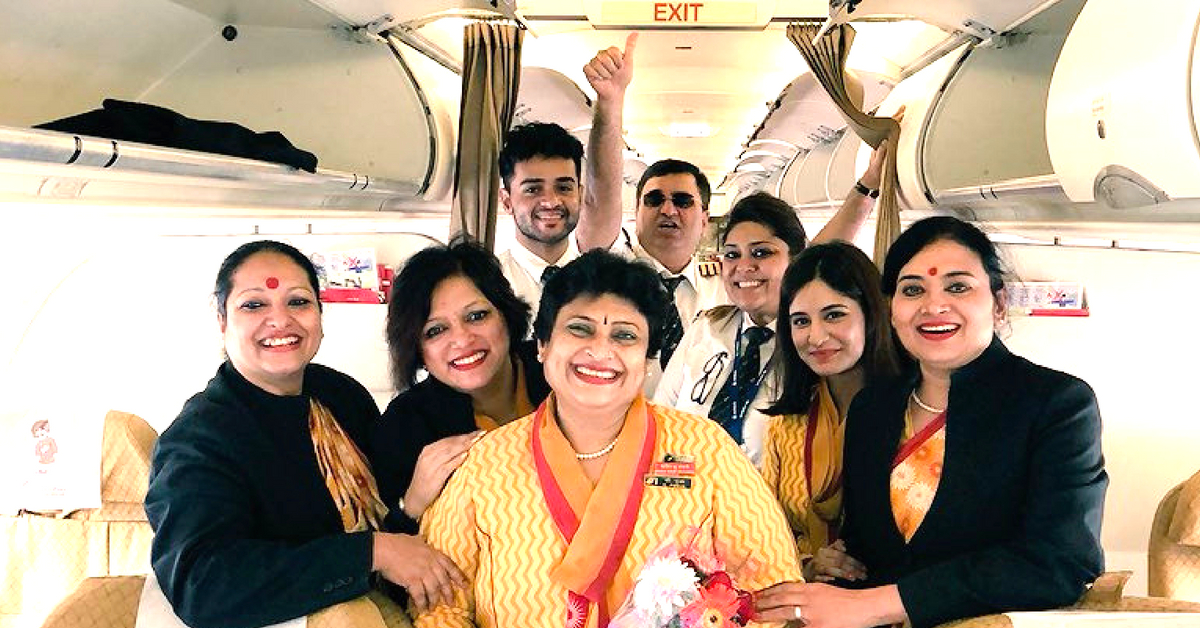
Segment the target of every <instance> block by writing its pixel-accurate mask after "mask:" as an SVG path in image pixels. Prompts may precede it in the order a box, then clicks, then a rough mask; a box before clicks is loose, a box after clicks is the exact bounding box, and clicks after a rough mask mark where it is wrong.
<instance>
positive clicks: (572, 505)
mask: <svg viewBox="0 0 1200 628" xmlns="http://www.w3.org/2000/svg"><path fill="white" fill-rule="evenodd" d="M655 436H656V422H655V419H654V414H653V412H652V411H651V410H650V408H649V406H647V405H646V401H645V399H644V398H643V397H642V396H641V395H638V397H637V398H636V399H634V401H633V403H632V404H631V405H630V406H629V410H628V411H626V413H625V425H624V426H623V427H622V428H621V433H620V434H619V435H618V436H617V445H616V447H615V448H614V449H613V452H612V454H610V457H609V459H608V463H607V464H605V466H604V473H603V475H601V476H600V481H599V482H597V483H596V485H595V486H594V487H593V486H592V483H591V481H590V480H589V479H588V477H587V475H585V474H584V472H583V467H582V466H581V465H580V464H579V460H578V459H577V458H576V457H575V450H574V449H573V448H572V447H571V444H570V442H568V441H567V438H566V436H564V435H563V433H562V431H561V430H560V429H559V427H558V421H557V419H556V417H555V406H554V394H553V393H552V394H551V395H550V397H548V398H547V399H546V401H545V402H544V403H542V405H541V407H539V408H538V410H537V414H536V415H535V416H534V421H533V430H532V437H531V441H532V442H531V443H530V444H531V446H532V449H533V462H534V466H535V467H536V469H537V475H538V483H539V484H540V486H541V488H542V495H543V496H544V497H545V499H546V506H547V507H548V508H549V509H550V515H551V517H552V518H553V520H554V523H555V525H556V526H557V527H558V530H559V532H560V533H561V534H562V536H563V539H564V540H565V541H566V542H567V551H566V552H565V553H564V554H563V558H562V561H561V562H560V563H559V564H558V565H557V566H556V567H554V568H553V569H552V570H551V572H550V578H551V580H553V581H554V582H557V583H559V584H561V585H563V586H564V587H566V589H567V591H568V594H567V616H566V617H565V618H564V625H565V626H566V627H567V628H582V627H583V626H586V625H587V623H588V618H589V615H590V614H591V613H590V611H591V604H595V605H596V607H597V625H598V626H606V625H607V624H608V619H609V614H610V612H611V611H612V610H613V609H616V608H617V607H619V606H620V604H621V602H623V601H624V599H625V595H626V593H628V592H629V589H630V588H631V587H632V579H631V578H630V576H629V574H627V573H624V572H623V571H622V570H621V569H620V565H621V560H622V559H623V558H624V557H625V550H626V549H627V548H628V546H629V540H630V538H631V537H632V536H633V528H634V524H635V523H637V514H638V507H639V506H640V505H641V502H642V492H643V490H644V488H645V485H644V484H643V482H642V480H643V477H644V476H645V475H646V473H647V472H648V471H649V470H650V464H651V461H652V460H653V456H654V443H655ZM593 495H596V496H597V497H598V498H597V499H591V498H592V496H593ZM620 496H624V499H620Z"/></svg>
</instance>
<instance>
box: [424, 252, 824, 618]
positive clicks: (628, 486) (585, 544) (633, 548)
mask: <svg viewBox="0 0 1200 628" xmlns="http://www.w3.org/2000/svg"><path fill="white" fill-rule="evenodd" d="M670 307H672V305H671V303H670V302H669V301H668V300H667V295H666V291H665V289H664V288H663V287H662V284H661V282H660V281H659V279H658V276H657V275H656V273H655V272H654V271H653V270H652V269H651V268H650V267H649V266H647V265H644V264H641V263H639V262H634V261H629V260H625V259H623V258H621V257H618V256H616V255H613V254H611V253H608V252H606V251H603V250H593V251H590V252H588V253H585V254H583V255H582V256H581V257H579V258H578V259H576V260H575V261H573V262H571V263H570V264H567V265H566V266H565V267H564V268H563V269H562V270H561V271H559V272H558V273H557V274H556V275H555V276H554V277H553V278H551V279H550V280H549V281H548V282H547V283H546V289H545V292H544V293H543V295H542V302H541V305H540V308H539V310H538V316H537V320H536V321H535V323H534V332H535V335H536V337H537V339H538V343H539V355H540V357H541V360H542V361H543V363H544V365H545V372H546V380H547V381H548V382H549V383H550V386H551V388H552V389H553V392H552V393H551V395H550V396H549V397H548V398H547V399H546V401H545V403H543V404H542V405H541V407H539V408H538V410H537V412H535V413H534V414H533V415H531V416H527V417H524V418H522V419H519V420H517V421H514V422H513V423H510V424H508V425H505V426H503V427H501V428H499V429H497V430H495V431H494V432H491V433H489V434H488V435H486V436H485V437H484V438H483V439H482V440H480V442H479V443H478V444H476V445H475V446H474V447H472V448H471V450H470V452H469V454H468V455H467V459H466V461H465V462H464V463H463V464H462V466H461V467H460V468H459V469H458V471H456V472H455V473H454V475H453V476H452V477H451V479H450V482H449V483H448V485H447V486H446V490H445V492H444V494H443V495H442V497H441V498H440V499H439V500H438V501H437V502H436V503H435V504H434V505H433V507H432V508H431V509H430V511H429V513H428V515H427V516H426V517H425V519H424V520H422V526H421V529H422V532H423V533H424V534H425V535H427V538H428V539H429V542H430V544H431V545H432V546H434V547H438V548H442V549H444V551H445V552H446V553H447V554H448V555H450V556H451V557H452V558H453V559H454V561H455V562H456V563H457V564H458V565H459V566H460V567H462V569H463V571H464V573H466V574H467V576H468V578H469V579H470V580H471V586H470V587H469V588H467V590H466V591H464V593H463V595H461V596H459V597H457V598H456V599H455V601H454V603H453V604H451V605H445V606H439V607H437V608H435V609H433V610H432V611H431V612H428V613H424V614H422V615H420V616H418V617H417V622H416V623H417V625H418V626H439V627H444V626H476V625H479V626H530V627H533V628H543V627H544V628H551V627H553V628H560V627H561V626H563V625H564V619H565V621H566V625H568V626H588V625H592V626H597V625H598V626H606V625H608V619H609V617H610V616H611V615H610V614H611V613H612V612H614V611H615V610H616V609H617V608H618V607H619V606H620V604H621V602H622V601H623V600H624V599H625V596H626V594H627V593H628V592H629V590H630V588H631V586H632V576H633V575H634V574H637V573H638V572H639V571H640V570H641V567H642V564H643V563H644V562H645V561H646V559H647V558H648V557H649V555H650V554H651V552H653V551H654V550H655V549H656V548H657V547H658V546H659V545H660V544H661V543H663V542H664V541H670V540H680V541H687V540H688V539H689V538H691V539H693V542H694V543H695V545H696V546H697V549H698V550H699V551H701V552H710V553H713V554H716V555H718V556H719V558H721V559H722V560H724V561H725V564H726V565H730V566H736V567H734V568H733V569H731V570H730V576H732V577H733V578H734V579H735V580H737V581H738V582H739V583H740V585H741V586H745V587H748V588H753V589H756V588H761V587H763V586H769V585H772V584H775V583H777V582H781V581H784V580H794V579H797V578H799V575H800V574H799V566H798V564H797V563H796V557H795V549H794V546H793V545H792V540H791V538H790V535H789V534H788V532H787V524H786V522H785V521H784V520H783V516H782V514H781V513H780V512H779V509H778V508H777V507H776V505H775V503H774V500H773V499H772V498H771V495H770V493H769V492H768V491H767V489H766V487H765V486H764V485H763V483H762V481H761V480H760V479H759V478H758V477H757V473H756V472H755V470H754V468H753V467H752V466H751V465H750V462H749V461H748V460H747V459H746V457H745V456H743V455H742V454H741V453H740V452H739V451H738V450H737V448H736V447H735V446H734V445H733V444H732V443H731V442H730V441H729V439H728V437H726V436H725V434H724V432H722V431H721V428H720V427H718V426H717V425H716V424H714V423H712V422H711V421H708V420H706V419H703V418H701V417H697V416H694V415H689V414H685V413H682V412H678V411H675V410H672V409H669V408H663V407H660V406H656V405H654V404H652V403H648V402H646V400H645V399H644V398H643V397H642V396H641V389H642V383H643V380H644V379H645V376H646V367H647V358H648V357H649V356H651V355H653V354H654V353H655V352H656V351H657V350H658V348H659V345H660V344H661V343H662V337H663V330H662V326H661V321H662V320H663V318H664V317H665V316H666V313H667V311H668V308H670Z"/></svg>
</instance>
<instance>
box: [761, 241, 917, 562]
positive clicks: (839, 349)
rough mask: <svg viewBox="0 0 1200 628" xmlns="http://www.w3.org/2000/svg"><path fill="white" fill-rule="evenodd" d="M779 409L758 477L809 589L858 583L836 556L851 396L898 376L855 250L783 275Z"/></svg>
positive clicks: (808, 258) (878, 296)
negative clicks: (822, 583)
mask: <svg viewBox="0 0 1200 628" xmlns="http://www.w3.org/2000/svg"><path fill="white" fill-rule="evenodd" d="M776 321H777V322H776V326H777V328H778V337H779V338H781V339H783V341H782V342H780V343H779V350H778V356H779V358H778V359H779V361H780V367H779V368H780V371H779V372H780V384H779V386H778V387H777V389H778V390H780V391H781V392H780V396H779V399H778V400H777V401H776V402H775V404H774V405H772V406H771V407H770V408H767V409H766V411H765V412H766V414H769V415H773V416H772V418H771V420H770V421H769V422H768V423H767V429H766V433H767V437H766V441H765V446H764V455H763V467H762V472H763V477H764V479H766V481H767V486H769V487H770V488H771V490H772V492H774V493H775V496H776V497H777V498H778V499H779V503H780V505H781V506H782V507H783V512H784V514H785V515H786V516H787V519H788V524H789V525H791V528H792V532H793V534H794V535H795V537H796V547H797V549H798V550H799V552H800V555H801V560H802V561H803V563H804V575H805V579H806V580H813V579H814V578H815V579H818V580H829V579H832V577H850V578H855V577H861V576H862V573H861V572H862V569H861V566H860V565H859V564H858V562H857V561H855V560H853V559H852V558H850V557H849V556H848V555H846V554H845V552H844V551H843V548H842V545H841V543H840V542H839V541H838V539H839V534H838V532H839V528H840V527H841V522H842V439H843V436H844V434H845V429H846V421H845V419H846V413H847V412H848V411H849V410H850V402H851V400H853V399H854V396H855V395H856V394H858V391H859V390H862V388H863V386H864V385H866V384H867V383H869V382H872V381H877V380H879V379H882V378H887V377H892V376H895V375H896V374H897V373H898V371H899V368H900V364H899V359H898V358H897V356H896V350H895V345H894V344H893V342H892V330H891V327H890V326H889V324H888V311H887V303H886V302H885V301H884V299H883V291H882V290H881V289H880V287H879V271H878V270H877V269H876V268H875V265H874V264H872V263H871V260H870V259H869V258H868V257H867V256H866V254H865V253H863V252H862V251H861V250H859V249H858V248H857V247H855V246H854V245H852V244H849V243H846V242H840V241H834V242H830V243H827V244H817V245H814V246H811V247H809V248H808V249H806V250H805V251H804V252H803V253H801V254H800V255H799V257H797V258H796V259H795V260H794V261H793V262H792V263H791V265H790V266H789V267H788V269H787V272H786V273H785V274H784V277H783V282H782V295H781V299H780V302H779V315H778V318H777V319H776Z"/></svg>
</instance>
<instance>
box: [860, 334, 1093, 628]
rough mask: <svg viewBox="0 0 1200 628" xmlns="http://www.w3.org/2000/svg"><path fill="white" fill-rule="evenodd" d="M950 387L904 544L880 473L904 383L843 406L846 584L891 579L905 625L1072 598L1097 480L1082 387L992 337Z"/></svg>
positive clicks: (1088, 537)
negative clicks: (927, 499)
mask: <svg viewBox="0 0 1200 628" xmlns="http://www.w3.org/2000/svg"><path fill="white" fill-rule="evenodd" d="M950 381H951V383H950V401H949V407H948V408H947V411H946V453H945V459H944V463H943V469H942V477H941V481H940V483H939V484H938V487H937V493H936V494H935V497H934V500H933V504H932V505H931V506H930V509H929V512H928V514H926V516H925V519H924V520H923V521H922V523H921V526H920V527H919V528H917V531H916V533H915V534H914V535H913V537H912V539H911V540H910V541H909V542H908V543H907V544H906V543H905V542H904V537H903V536H902V535H901V534H900V532H899V530H898V529H897V528H896V522H895V518H894V517H893V515H892V508H891V501H890V488H889V486H890V485H889V478H890V475H891V462H892V459H893V457H894V456H895V455H896V449H897V444H898V443H899V441H900V434H901V431H902V429H903V426H904V412H905V408H906V404H907V403H908V396H909V393H911V392H912V390H913V388H914V387H915V386H916V384H917V378H916V376H915V375H911V376H909V377H907V378H904V377H902V378H899V379H897V380H893V381H891V382H888V383H884V384H880V385H875V386H871V387H869V388H867V389H864V390H863V391H862V392H860V393H859V394H858V396H857V397H856V398H855V399H854V402H853V404H851V406H850V414H849V417H848V418H847V420H846V440H845V450H844V451H845V457H844V469H845V471H844V474H845V475H844V477H843V481H844V486H845V492H844V502H843V507H844V512H845V517H846V519H845V525H844V527H843V528H842V535H843V537H844V538H845V542H846V546H847V550H848V552H849V553H850V555H851V556H854V557H855V558H858V559H859V560H861V561H862V562H863V564H864V565H866V568H867V574H868V581H867V582H865V583H856V584H854V585H851V586H876V585H882V584H891V583H895V584H897V585H898V587H899V590H900V597H901V599H902V600H903V602H904V608H905V610H906V611H907V612H908V616H909V618H910V619H911V620H912V625H913V626H914V627H915V628H925V627H927V626H933V625H936V624H939V623H942V622H946V621H950V620H953V619H958V618H961V617H970V616H976V615H985V614H990V613H997V612H1002V611H1015V610H1037V609H1047V608H1054V607H1059V606H1065V605H1069V604H1072V603H1074V602H1075V601H1077V600H1078V599H1079V597H1080V596H1081V595H1082V594H1083V592H1084V586H1085V585H1086V584H1087V583H1089V582H1091V581H1092V580H1094V579H1095V578H1096V577H1097V576H1099V575H1100V573H1101V572H1102V571H1103V569H1104V553H1103V550H1102V548H1101V546H1100V519H1101V515H1102V512H1103V509H1104V493H1105V490H1106V488H1107V487H1108V474H1107V473H1106V472H1105V470H1104V456H1103V455H1102V453H1101V450H1100V412H1099V409H1098V407H1097V405H1096V397H1095V395H1094V394H1093V392H1092V389H1091V388H1090V387H1089V386H1088V385H1087V384H1086V383H1085V382H1083V381H1082V380H1080V379H1077V378H1075V377H1072V376H1071V375H1068V374H1066V373H1060V372H1058V371H1053V370H1051V369H1048V368H1045V367H1041V366H1038V365H1036V364H1033V363H1032V362H1030V361H1028V360H1026V359H1024V358H1021V357H1018V356H1015V355H1013V354H1012V353H1010V352H1009V351H1008V349H1007V348H1005V346H1004V345H1003V344H1002V343H1001V342H1000V340H998V339H993V340H992V343H991V346H989V347H988V348H987V349H986V350H985V351H984V353H983V354H982V355H980V356H979V357H978V358H976V359H975V360H974V361H973V362H971V363H970V364H967V365H966V366H964V367H962V368H960V369H958V370H957V371H955V372H954V373H953V375H952V376H951V380H950ZM842 584H845V583H842Z"/></svg>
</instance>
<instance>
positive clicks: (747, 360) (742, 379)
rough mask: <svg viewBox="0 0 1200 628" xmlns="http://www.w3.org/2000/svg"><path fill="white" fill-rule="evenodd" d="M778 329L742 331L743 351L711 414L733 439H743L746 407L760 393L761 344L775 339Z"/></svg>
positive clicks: (747, 329)
mask: <svg viewBox="0 0 1200 628" xmlns="http://www.w3.org/2000/svg"><path fill="white" fill-rule="evenodd" d="M774 333H775V332H773V331H771V330H770V329H768V328H766V327H747V328H746V329H745V330H744V331H742V332H741V336H740V342H741V344H742V355H740V356H738V357H737V358H736V359H735V361H734V368H733V372H732V373H730V375H729V378H728V379H726V380H725V384H724V385H722V386H721V390H720V391H718V392H717V398H716V399H714V400H713V405H712V409H711V410H709V411H708V418H710V419H712V420H714V421H716V422H717V423H720V424H721V426H722V427H724V428H725V430H726V431H727V432H729V434H730V435H731V436H733V439H734V440H736V441H737V442H738V444H741V443H742V426H743V425H744V424H745V422H746V410H747V409H749V407H750V404H751V402H753V401H754V396H755V395H756V394H758V385H759V384H760V383H761V382H760V381H759V380H758V378H759V374H760V373H761V372H762V371H761V370H760V368H759V353H758V348H759V346H760V345H762V343H764V342H766V341H768V340H770V339H771V336H772V335H774Z"/></svg>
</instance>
